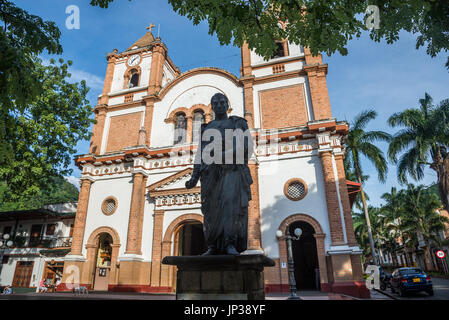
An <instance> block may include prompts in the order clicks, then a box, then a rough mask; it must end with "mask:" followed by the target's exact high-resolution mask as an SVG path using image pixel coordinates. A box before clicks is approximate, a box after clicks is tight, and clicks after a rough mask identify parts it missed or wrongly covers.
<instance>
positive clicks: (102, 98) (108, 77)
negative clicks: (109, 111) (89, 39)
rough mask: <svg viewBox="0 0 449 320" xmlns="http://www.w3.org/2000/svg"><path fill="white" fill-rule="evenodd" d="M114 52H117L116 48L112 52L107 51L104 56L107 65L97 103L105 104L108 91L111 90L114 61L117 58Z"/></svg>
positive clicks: (107, 98) (107, 99)
mask: <svg viewBox="0 0 449 320" xmlns="http://www.w3.org/2000/svg"><path fill="white" fill-rule="evenodd" d="M116 53H117V50H114V52H112V53H109V54H108V55H107V56H106V60H107V61H108V66H107V69H106V77H105V79H104V85H103V92H102V94H101V96H100V99H99V101H98V104H106V105H107V104H108V103H109V92H111V87H112V80H113V79H114V69H115V62H116V60H117V55H116Z"/></svg>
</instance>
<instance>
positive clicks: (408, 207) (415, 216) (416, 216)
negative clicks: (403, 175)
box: [402, 184, 449, 270]
mask: <svg viewBox="0 0 449 320" xmlns="http://www.w3.org/2000/svg"><path fill="white" fill-rule="evenodd" d="M403 207H404V210H403V217H402V224H403V226H404V230H405V231H406V232H407V233H410V234H413V233H415V234H417V233H418V234H420V235H421V236H422V239H423V241H424V243H425V251H424V252H425V254H424V256H425V260H426V267H427V269H428V270H433V269H434V268H433V263H432V254H431V250H430V246H431V243H432V242H434V243H436V244H440V242H441V241H440V238H439V237H438V231H440V230H441V229H443V228H444V223H448V222H449V219H448V218H446V217H444V216H441V215H440V214H439V213H438V211H437V210H438V209H439V208H441V202H440V201H439V199H438V196H437V195H435V194H434V193H431V192H429V191H428V190H426V189H425V187H424V186H422V185H420V186H417V187H415V186H414V185H412V184H408V185H407V189H406V190H404V197H403Z"/></svg>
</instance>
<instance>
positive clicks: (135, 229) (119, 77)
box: [59, 24, 180, 290]
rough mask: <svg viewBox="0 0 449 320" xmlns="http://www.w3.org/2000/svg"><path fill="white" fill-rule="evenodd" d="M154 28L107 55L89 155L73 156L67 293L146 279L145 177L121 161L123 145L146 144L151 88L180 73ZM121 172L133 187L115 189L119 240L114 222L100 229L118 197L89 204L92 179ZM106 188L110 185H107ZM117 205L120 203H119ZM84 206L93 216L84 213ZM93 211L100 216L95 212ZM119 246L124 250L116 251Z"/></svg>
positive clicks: (94, 191) (153, 97)
mask: <svg viewBox="0 0 449 320" xmlns="http://www.w3.org/2000/svg"><path fill="white" fill-rule="evenodd" d="M153 27H154V25H152V24H151V25H150V27H148V28H147V29H148V32H147V33H146V34H144V35H143V36H142V37H141V38H140V39H139V40H137V41H136V42H135V43H134V44H132V45H131V46H130V47H129V48H128V49H126V50H125V51H123V52H118V50H117V49H114V50H113V52H110V53H108V54H107V56H106V60H107V69H106V75H105V81H104V87H103V91H102V94H101V95H100V96H99V98H98V103H97V105H96V107H95V108H94V113H95V120H96V121H97V122H96V124H95V125H94V126H93V134H92V138H91V143H90V148H89V153H88V154H86V155H80V156H78V157H77V158H76V161H75V162H76V164H77V165H78V167H79V168H80V169H81V170H82V177H81V188H80V194H79V200H78V208H77V212H76V218H75V225H74V229H73V238H72V245H71V252H70V253H69V254H68V255H67V256H66V258H65V266H64V273H63V279H62V283H61V285H60V288H59V290H71V289H72V288H73V287H74V286H75V287H76V286H78V285H82V286H86V287H88V288H89V289H94V290H108V287H109V290H110V288H111V286H116V285H118V284H120V283H124V284H126V285H131V286H132V285H135V284H141V283H149V279H147V278H148V277H149V274H150V272H148V270H150V269H151V264H150V262H147V261H145V262H143V261H142V258H141V257H140V256H141V254H142V232H143V223H142V222H143V217H144V212H143V211H144V210H143V208H144V203H145V195H146V191H145V187H146V185H147V179H148V174H147V172H145V170H141V169H139V168H136V169H132V167H133V166H132V165H129V163H127V161H128V162H129V158H128V157H131V156H132V153H133V152H134V151H131V152H125V151H124V150H125V149H127V148H128V149H129V148H131V149H132V148H134V149H137V151H139V152H141V149H142V147H143V148H149V147H150V135H151V129H152V128H151V126H152V121H153V110H154V105H155V103H156V102H158V101H160V99H159V97H158V95H157V93H158V92H159V91H160V90H161V88H162V86H163V85H165V84H166V83H168V82H169V81H171V80H172V79H174V78H176V77H177V76H179V74H180V70H179V69H178V68H177V67H176V66H175V65H174V63H173V62H172V60H171V59H170V57H169V56H168V54H167V47H166V46H165V44H164V43H163V42H162V40H161V38H159V37H157V38H155V37H154V36H153V34H152V32H151V29H152V28H153ZM139 147H141V148H140V149H139ZM139 155H140V154H139ZM131 161H132V160H131ZM111 164H113V165H116V166H117V168H115V171H114V172H113V171H112V170H111V169H109V168H107V169H104V168H103V167H104V166H105V165H106V166H110V165H111ZM100 172H101V173H100ZM127 172H129V173H131V178H132V180H131V190H122V191H121V192H122V194H126V193H127V192H129V193H130V204H129V209H128V211H127V214H125V217H126V219H125V220H124V221H123V222H121V223H122V224H124V225H127V226H128V227H127V229H126V231H127V232H126V234H125V237H123V234H122V235H119V233H117V232H116V231H115V229H116V228H117V225H110V226H108V225H105V226H103V223H104V220H105V215H106V216H109V215H111V214H112V213H113V212H112V213H108V212H107V211H108V209H107V206H108V204H109V205H112V204H111V203H114V204H113V205H114V206H115V207H117V206H118V201H117V199H116V198H115V197H109V198H107V199H106V200H105V201H103V204H101V208H99V209H96V208H95V206H97V204H98V203H101V201H102V200H101V199H99V197H100V195H99V194H101V193H102V191H101V190H104V189H105V187H103V186H102V185H101V184H100V182H98V180H96V179H95V178H94V177H93V176H95V175H98V174H106V175H107V174H123V173H127ZM109 186H110V187H111V189H113V183H111V184H110V185H109ZM108 188H109V187H108ZM118 193H120V192H118ZM108 199H109V200H108ZM108 201H109V202H108ZM120 205H121V206H122V207H123V206H124V204H123V202H122V203H120ZM88 210H90V211H89V212H93V213H89V215H88V214H87V213H88ZM98 211H100V214H101V215H102V216H97V215H98V213H97V212H98ZM114 211H115V209H114ZM101 212H102V213H101ZM89 217H90V220H89ZM92 229H93V231H92ZM105 233H107V234H108V235H110V236H111V241H110V242H111V243H112V244H111V247H112V254H111V257H110V259H111V263H110V265H109V266H108V267H107V268H106V269H107V270H108V271H107V278H108V282H106V284H105V287H104V288H100V289H98V288H96V282H95V280H94V279H96V278H99V275H98V274H96V271H95V268H96V259H97V258H96V257H97V254H98V253H97V252H98V248H99V238H100V236H101V235H102V234H105ZM120 247H122V249H120ZM123 247H124V250H123ZM119 249H120V250H123V251H124V253H123V254H121V255H119ZM120 252H121V251H120Z"/></svg>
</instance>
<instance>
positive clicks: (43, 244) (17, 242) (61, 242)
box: [13, 236, 72, 249]
mask: <svg viewBox="0 0 449 320" xmlns="http://www.w3.org/2000/svg"><path fill="white" fill-rule="evenodd" d="M71 245H72V237H53V236H43V237H18V236H17V237H16V238H15V239H14V245H13V247H16V248H49V249H53V248H70V246H71Z"/></svg>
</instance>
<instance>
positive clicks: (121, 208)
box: [82, 174, 145, 256]
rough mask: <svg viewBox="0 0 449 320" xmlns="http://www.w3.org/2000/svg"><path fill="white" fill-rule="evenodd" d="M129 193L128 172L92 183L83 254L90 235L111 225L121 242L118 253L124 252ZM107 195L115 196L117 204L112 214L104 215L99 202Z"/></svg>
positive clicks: (129, 177) (129, 180)
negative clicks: (100, 228)
mask: <svg viewBox="0 0 449 320" xmlns="http://www.w3.org/2000/svg"><path fill="white" fill-rule="evenodd" d="M131 194H132V177H131V175H129V174H123V175H120V176H119V177H118V178H107V179H102V180H97V181H95V182H94V183H93V184H92V186H91V193H90V197H89V204H88V209H87V218H86V228H85V232H84V240H83V251H82V252H83V255H84V256H85V254H86V248H85V245H86V243H87V241H88V239H89V237H90V235H91V234H92V232H93V231H95V229H97V228H99V227H111V228H113V229H114V230H116V231H117V232H118V234H119V237H120V244H121V246H120V250H119V255H122V254H123V253H124V252H125V250H126V240H127V233H128V220H129V209H130V204H131ZM109 196H114V197H115V198H117V202H118V205H117V209H116V211H115V212H114V214H112V215H110V216H106V215H105V214H103V212H102V211H101V204H102V203H103V200H104V199H106V198H107V197H109ZM144 220H145V219H144ZM144 223H145V221H144Z"/></svg>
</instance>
